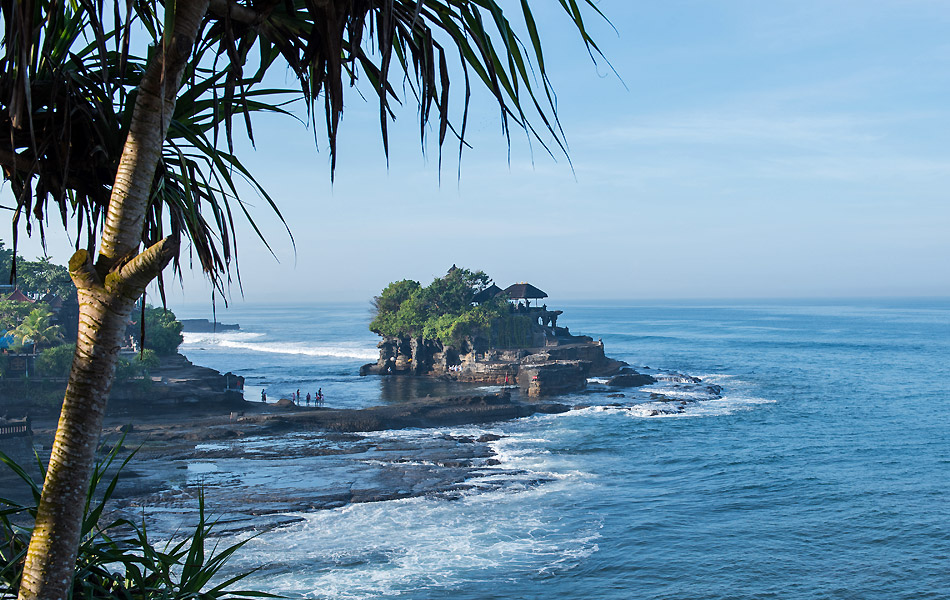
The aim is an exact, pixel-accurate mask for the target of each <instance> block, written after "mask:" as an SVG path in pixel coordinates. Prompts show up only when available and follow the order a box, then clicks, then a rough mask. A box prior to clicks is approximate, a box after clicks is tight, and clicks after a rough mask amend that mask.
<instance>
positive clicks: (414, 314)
mask: <svg viewBox="0 0 950 600" xmlns="http://www.w3.org/2000/svg"><path fill="white" fill-rule="evenodd" d="M546 297H547V294H546V293H544V292H543V291H541V290H540V289H538V288H536V287H535V286H533V285H531V284H527V283H519V284H514V285H511V286H509V287H508V288H507V289H505V290H502V289H501V288H499V287H498V286H497V285H494V284H493V283H492V282H491V279H490V278H489V277H488V275H486V274H485V273H484V272H482V271H469V270H467V269H461V268H458V267H455V266H454V265H453V267H452V268H451V269H449V271H448V273H446V275H445V276H444V277H441V278H439V279H436V280H435V281H433V282H432V284H431V285H429V286H427V287H422V286H421V285H420V284H419V283H418V282H416V281H411V280H402V281H397V282H394V283H391V284H389V285H388V286H387V287H386V288H385V289H384V290H383V291H382V293H381V294H380V295H379V296H377V297H376V298H375V299H374V307H375V309H376V315H375V318H374V319H373V322H372V323H370V329H371V330H372V331H373V332H375V333H377V334H379V335H380V336H382V338H383V339H382V341H380V342H379V344H378V347H379V359H378V360H377V361H376V362H375V363H369V364H366V365H363V367H362V368H361V369H360V375H385V376H400V375H408V376H427V377H441V378H447V379H454V380H457V381H463V382H474V383H487V384H496V385H512V386H513V385H517V386H518V387H520V388H521V391H522V393H523V394H524V395H526V396H532V397H538V396H548V395H555V394H562V393H568V392H575V391H579V390H582V389H584V388H585V387H586V385H587V379H588V378H589V377H611V376H616V383H617V384H618V387H619V386H621V385H622V386H624V387H631V386H634V385H645V384H648V383H653V381H655V380H653V378H652V377H650V376H648V375H640V374H639V373H636V372H635V371H633V370H632V369H629V368H625V367H627V364H626V363H624V362H622V361H618V360H614V359H612V358H609V357H607V356H606V355H605V353H604V344H603V342H601V341H594V340H593V339H592V338H590V337H588V336H584V335H573V334H571V332H570V331H569V330H568V328H567V327H561V326H558V324H557V320H558V317H560V316H561V314H562V313H563V311H560V310H550V309H548V307H547V305H546V304H543V305H541V306H537V302H538V301H540V300H541V299H543V298H546ZM532 301H535V305H534V306H532V305H531V302H532Z"/></svg>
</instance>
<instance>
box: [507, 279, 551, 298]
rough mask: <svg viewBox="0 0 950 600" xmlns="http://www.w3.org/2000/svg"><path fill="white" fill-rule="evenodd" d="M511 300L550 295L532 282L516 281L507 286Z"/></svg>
mask: <svg viewBox="0 0 950 600" xmlns="http://www.w3.org/2000/svg"><path fill="white" fill-rule="evenodd" d="M505 293H506V294H508V298H509V299H510V300H528V299H530V298H547V297H548V295H547V294H546V293H544V292H543V291H541V290H539V289H538V288H536V287H534V286H533V285H531V284H530V283H524V282H522V283H516V284H514V285H509V286H508V287H507V288H505Z"/></svg>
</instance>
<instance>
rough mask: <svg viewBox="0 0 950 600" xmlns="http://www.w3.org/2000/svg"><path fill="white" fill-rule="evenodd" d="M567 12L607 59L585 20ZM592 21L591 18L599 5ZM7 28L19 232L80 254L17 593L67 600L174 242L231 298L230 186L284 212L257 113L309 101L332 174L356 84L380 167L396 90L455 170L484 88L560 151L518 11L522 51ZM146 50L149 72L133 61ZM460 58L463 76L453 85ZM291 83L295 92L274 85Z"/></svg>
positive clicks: (329, 7) (418, 40) (30, 7)
mask: <svg viewBox="0 0 950 600" xmlns="http://www.w3.org/2000/svg"><path fill="white" fill-rule="evenodd" d="M559 4H560V6H561V7H562V8H563V10H564V11H565V13H566V14H567V16H568V18H569V19H570V20H571V21H572V22H573V23H574V24H575V25H576V29H577V31H578V32H579V34H580V37H581V39H582V41H583V43H584V44H586V45H587V47H588V49H589V50H591V51H592V52H596V51H597V48H596V46H595V45H594V44H593V41H592V40H591V39H590V37H589V36H588V34H587V32H586V29H585V25H584V21H583V16H582V12H581V10H580V8H579V6H578V3H577V2H575V1H574V0H570V1H566V0H562V1H561V2H560V3H559ZM581 4H582V5H584V6H586V7H587V8H588V9H590V10H592V11H593V12H595V13H599V11H597V8H596V5H595V3H594V1H593V0H585V1H584V2H583V3H581ZM123 7H124V9H123ZM0 8H2V17H3V28H4V32H3V42H2V43H3V52H2V53H0V56H2V57H3V58H2V68H0V109H2V115H3V118H2V119H0V139H3V140H8V142H6V143H5V144H4V145H3V146H2V148H0V164H2V166H3V167H4V177H5V178H6V180H7V181H8V182H9V183H10V189H11V191H12V192H13V195H14V197H15V200H16V208H15V212H14V215H13V222H14V226H15V227H16V226H17V224H22V223H25V224H26V227H27V228H28V229H27V231H28V232H29V231H31V228H33V227H35V228H38V230H39V235H40V236H45V235H46V228H47V227H48V225H47V220H46V219H47V218H49V217H51V216H54V215H59V217H60V220H61V221H62V224H63V225H64V226H66V225H69V224H70V222H73V223H75V224H76V225H77V231H78V233H77V236H76V244H77V248H82V249H79V250H77V252H76V253H75V254H74V255H73V257H72V259H71V260H70V261H69V273H70V275H71V278H72V280H73V282H74V283H75V285H76V287H77V288H78V294H79V305H80V312H81V316H80V320H79V321H80V324H79V328H80V330H79V338H78V342H77V348H76V354H75V359H74V362H73V366H72V370H71V373H70V376H69V382H68V384H67V389H66V395H65V401H64V403H63V409H62V415H61V418H60V427H59V429H58V431H57V434H56V438H55V442H54V445H53V449H52V454H51V458H50V464H49V468H48V470H47V475H46V480H45V483H44V486H43V491H42V498H41V501H40V506H39V509H38V512H37V516H36V521H35V528H34V532H33V537H32V540H31V542H30V546H29V550H28V552H27V557H26V563H25V566H24V573H23V580H22V584H21V585H20V589H19V598H20V599H21V600H32V599H34V598H49V599H61V598H66V597H67V596H68V590H69V588H70V584H71V581H72V578H73V573H74V569H75V560H76V552H77V547H78V544H79V539H80V533H81V525H82V512H83V506H84V498H85V494H86V490H87V488H88V486H89V481H90V477H91V474H92V470H93V461H94V454H95V447H96V442H97V439H98V436H99V432H100V430H101V424H102V418H103V415H104V411H105V404H106V399H107V398H108V395H109V390H110V387H111V382H112V381H113V377H114V373H115V368H116V357H117V352H116V350H117V348H118V347H119V345H120V343H121V341H122V338H123V336H124V334H125V326H126V323H127V321H128V320H129V317H130V314H131V311H132V308H133V306H134V305H135V303H136V301H137V300H138V299H139V297H140V296H141V295H142V293H143V292H144V290H145V288H146V286H148V285H149V284H150V283H151V282H152V281H153V280H155V279H156V278H159V279H160V276H161V273H162V271H163V269H164V268H165V266H166V265H168V264H169V263H170V262H173V261H174V262H175V263H176V264H177V259H178V253H179V247H180V240H181V238H182V237H184V238H186V239H187V241H188V242H189V244H190V247H191V248H192V251H193V252H194V254H195V255H196V257H197V258H198V261H199V263H200V265H201V267H202V269H203V270H204V271H205V273H207V274H208V275H209V277H210V278H211V279H212V281H213V282H214V283H215V285H216V286H217V287H218V289H223V286H224V285H226V283H227V281H228V278H229V273H230V266H231V264H232V261H233V258H234V243H235V240H234V214H233V212H234V211H237V212H239V213H243V214H245V215H247V212H246V207H245V204H243V203H242V202H240V201H234V200H235V199H236V198H237V197H238V195H239V192H238V187H237V185H236V183H235V181H234V177H235V176H237V177H243V178H244V179H246V180H248V181H249V182H250V183H251V184H252V186H254V187H255V188H256V189H257V191H259V192H260V193H261V194H262V195H263V197H264V198H265V200H266V201H267V202H268V203H270V205H271V206H272V207H274V208H275V210H276V206H274V203H273V201H272V199H271V198H270V196H268V195H267V194H266V191H264V190H263V189H261V188H260V186H259V185H257V183H256V181H255V180H254V179H253V177H252V175H251V174H250V173H249V172H248V171H247V169H245V168H244V166H243V165H242V164H241V162H240V160H239V159H238V157H236V156H235V155H234V149H233V143H232V141H233V133H234V126H233V121H234V118H235V117H237V118H238V121H239V123H241V122H243V123H244V125H245V130H246V133H247V135H248V137H250V138H251V140H252V141H253V130H252V127H251V123H252V117H253V116H254V114H255V113H259V112H271V113H282V114H288V115H289V114H290V113H288V112H287V108H285V106H286V104H285V103H286V102H287V101H290V100H294V99H299V100H301V101H302V103H303V105H304V106H305V109H306V114H307V119H308V121H309V122H310V123H311V124H312V125H313V126H314V127H315V128H316V127H317V126H318V125H319V124H320V123H321V122H325V134H326V136H327V139H328V148H329V152H330V162H331V169H332V168H333V166H335V162H336V158H337V152H336V150H337V146H336V140H337V134H338V130H339V124H340V117H341V115H342V112H343V105H344V102H343V97H344V88H345V87H346V83H347V82H350V83H351V84H352V83H353V82H354V81H355V80H356V79H357V78H362V80H363V81H364V82H365V89H366V90H371V91H372V93H374V94H375V97H376V98H377V99H378V105H379V113H380V128H381V132H382V141H383V147H384V149H385V150H386V152H387V153H388V147H389V141H388V134H387V123H388V121H389V120H390V119H391V118H393V116H394V113H393V110H392V103H393V102H398V101H400V99H399V98H398V96H397V93H398V89H397V88H398V87H399V86H398V82H400V81H403V82H404V85H406V86H408V87H409V88H410V92H409V93H411V94H412V97H413V98H414V99H415V100H416V101H417V102H418V106H419V111H418V115H419V118H420V125H421V128H420V131H421V135H422V136H423V141H424V138H425V135H426V132H427V127H426V125H427V123H429V122H430V119H431V120H434V121H435V122H436V127H435V128H434V129H435V130H437V131H438V144H439V147H440V148H441V147H442V144H443V143H444V142H445V140H446V138H447V137H449V135H450V134H451V136H452V137H453V138H455V139H456V140H457V141H458V143H459V149H460V151H461V148H463V147H464V145H465V134H466V124H467V113H468V102H469V97H470V88H469V86H470V83H471V81H475V82H476V83H477V84H479V85H482V86H484V87H485V88H486V89H487V90H488V91H489V92H490V93H491V95H492V96H493V98H494V100H495V101H496V102H497V104H498V106H499V107H500V109H501V118H502V122H503V128H504V131H505V133H506V135H507V133H508V125H509V123H510V122H513V123H515V124H516V125H517V126H519V127H522V128H524V129H525V131H526V132H528V135H532V136H535V137H537V139H538V140H539V141H541V143H542V144H545V143H553V144H555V145H557V146H558V147H561V148H563V147H564V146H563V140H562V137H561V132H560V124H559V123H558V121H557V115H556V108H555V102H554V96H553V90H552V89H551V86H550V82H549V80H548V77H547V72H546V64H545V61H544V57H543V54H542V50H541V42H540V37H539V34H538V30H537V26H536V23H535V19H534V16H533V15H532V13H531V9H530V2H529V1H528V0H523V1H522V3H521V5H520V8H521V10H520V11H518V12H519V16H520V18H521V19H522V20H523V23H524V30H525V31H526V32H527V38H526V40H522V39H520V38H519V37H518V35H517V33H516V31H515V28H514V26H513V25H512V24H511V22H510V21H509V20H508V16H507V14H506V12H505V11H504V10H503V9H502V6H501V5H500V4H499V3H497V2H495V1H494V0H478V1H477V2H476V1H474V0H386V1H383V0H320V1H304V0H288V1H286V2H250V1H243V0H177V1H176V2H165V3H159V2H156V1H147V0H130V2H127V3H115V4H114V5H113V6H110V9H109V10H105V7H104V6H103V5H102V4H101V3H95V2H77V3H73V2H53V1H52V0H36V1H34V2H15V1H13V0H2V1H0ZM113 9H114V10H113ZM130 36H142V37H143V39H136V40H133V41H131V42H130ZM146 46H148V51H147V53H146V54H145V55H144V56H138V55H136V54H135V53H134V52H133V49H145V48H146ZM453 56H457V57H458V66H457V67H455V68H450V67H449V61H450V59H451V57H453ZM284 67H286V68H288V69H289V72H291V73H292V74H293V75H294V77H295V78H296V79H297V81H298V83H299V84H300V87H299V90H298V91H296V92H294V91H292V90H289V89H274V88H271V87H268V84H265V83H264V79H265V74H267V73H268V72H270V71H272V70H273V69H275V68H277V69H278V70H280V69H282V68H284ZM245 69H246V70H245ZM459 77H463V78H464V91H463V93H461V94H458V95H456V96H454V97H456V98H459V97H460V98H462V101H463V102H464V104H463V105H462V110H461V113H460V117H456V116H455V113H451V114H450V110H449V108H450V104H451V102H450V99H451V98H453V95H452V94H450V82H452V81H456V82H457V81H458V79H459ZM394 84H396V85H394ZM433 109H434V110H433ZM535 122H537V123H540V124H541V125H540V128H539V127H536V126H535V125H534V124H533V123H535ZM539 129H540V131H539ZM541 132H544V133H545V135H546V136H547V137H546V139H545V138H543V137H542V135H541ZM545 147H547V146H545ZM278 214H279V213H278ZM247 216H248V218H249V215H247ZM252 225H253V221H252ZM254 228H255V230H256V231H258V234H260V232H259V230H257V228H256V226H254ZM143 247H144V250H143V249H142V248H143ZM14 250H15V248H14Z"/></svg>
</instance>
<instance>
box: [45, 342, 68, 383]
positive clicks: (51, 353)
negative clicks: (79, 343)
mask: <svg viewBox="0 0 950 600" xmlns="http://www.w3.org/2000/svg"><path fill="white" fill-rule="evenodd" d="M75 353H76V345H75V344H61V345H59V346H53V347H52V348H47V349H46V350H43V351H42V352H40V355H39V356H37V357H36V373H37V375H40V376H42V377H66V376H67V375H69V367H70V366H72V364H73V354H75Z"/></svg>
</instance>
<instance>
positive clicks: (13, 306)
mask: <svg viewBox="0 0 950 600" xmlns="http://www.w3.org/2000/svg"><path fill="white" fill-rule="evenodd" d="M34 310H42V311H45V312H49V307H48V306H47V305H46V304H43V303H42V302H36V303H31V302H17V301H16V300H0V333H3V332H4V331H9V330H13V329H16V328H17V327H18V326H19V325H20V323H22V322H23V320H24V319H26V317H27V316H28V315H29V314H30V313H31V312H33V311H34Z"/></svg>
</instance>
